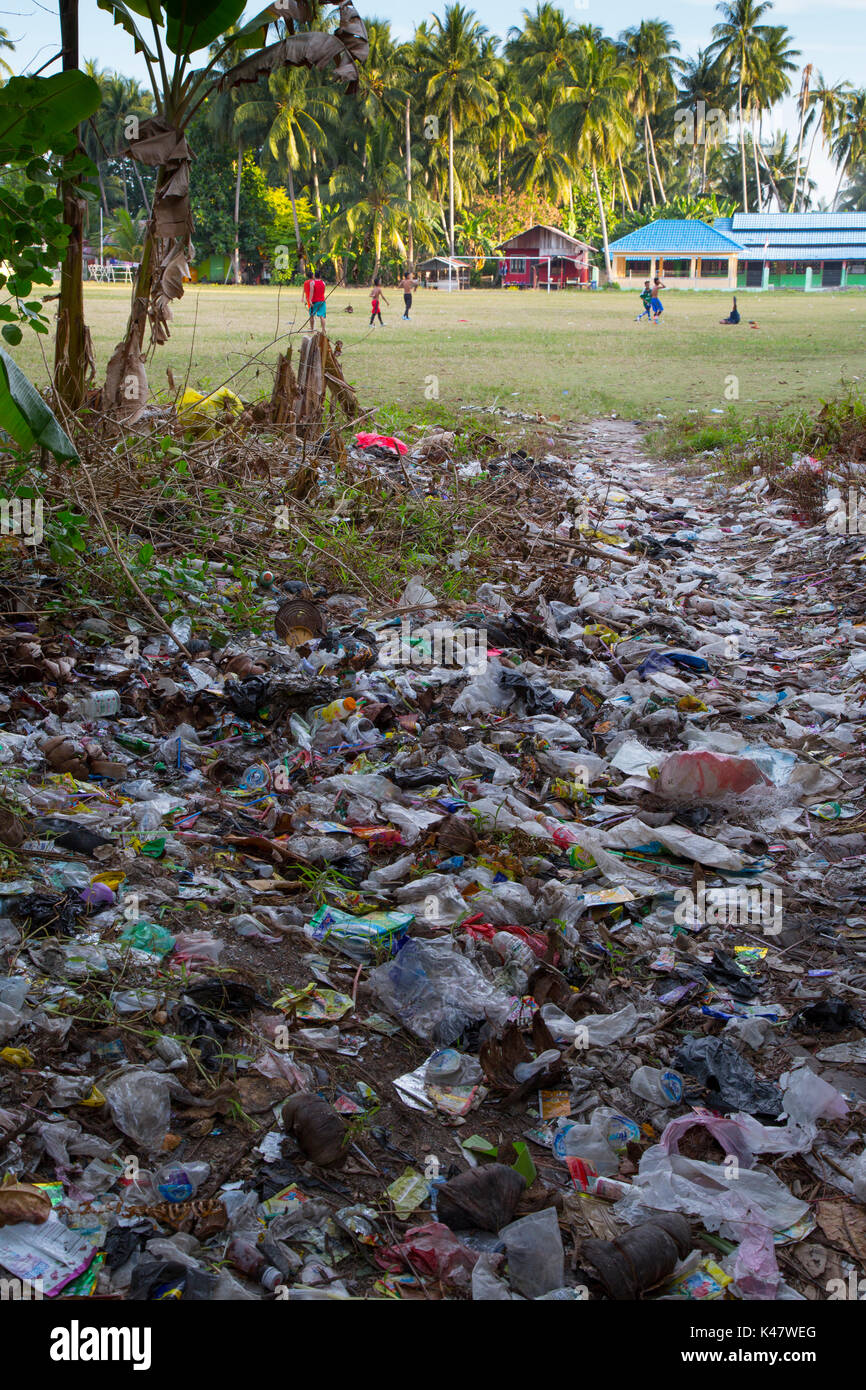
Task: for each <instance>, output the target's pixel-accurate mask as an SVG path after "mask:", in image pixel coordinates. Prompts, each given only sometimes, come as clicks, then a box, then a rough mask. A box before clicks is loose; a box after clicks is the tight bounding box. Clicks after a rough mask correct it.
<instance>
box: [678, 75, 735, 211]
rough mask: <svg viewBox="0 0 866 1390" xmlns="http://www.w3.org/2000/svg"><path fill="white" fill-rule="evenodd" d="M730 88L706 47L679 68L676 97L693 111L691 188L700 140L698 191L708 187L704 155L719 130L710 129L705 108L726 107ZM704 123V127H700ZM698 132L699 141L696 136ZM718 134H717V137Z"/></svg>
mask: <svg viewBox="0 0 866 1390" xmlns="http://www.w3.org/2000/svg"><path fill="white" fill-rule="evenodd" d="M730 97H731V91H730V88H729V86H728V84H727V81H726V78H725V74H724V68H723V65H722V63H721V61H720V59H718V58H713V57H711V55H710V54H709V53H708V52H707V50H706V49H703V48H699V49H698V56H697V57H696V58H688V59H686V61H685V62H684V63H683V66H682V68H681V70H680V83H679V91H678V93H677V98H678V100H679V101H681V102H682V103H683V104H684V105H685V106H687V107H688V108H689V110H690V111H691V112H692V114H693V118H694V130H695V137H694V140H693V142H692V154H691V159H690V161H689V178H688V189H689V192H691V188H692V177H693V174H694V164H695V153H696V149H697V145H698V143H700V144H701V148H702V156H701V187H700V191H701V193H706V191H707V156H708V154H709V150H710V147H711V146H712V145H713V144H716V143H719V141H720V140H721V138H722V132H721V131H719V132H716V131H715V130H713V131H710V128H709V126H708V125H707V121H706V114H707V112H708V111H727V109H728V103H729V101H730ZM701 126H703V129H701ZM699 135H700V137H701V138H700V142H699V140H698V137H699ZM717 137H718V138H717Z"/></svg>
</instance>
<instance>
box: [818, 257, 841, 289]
mask: <svg viewBox="0 0 866 1390" xmlns="http://www.w3.org/2000/svg"><path fill="white" fill-rule="evenodd" d="M821 284H822V286H823V288H824V289H825V290H829V289H836V288H838V287H839V286H841V284H842V262H841V261H825V262H824V278H823V279H822V281H821Z"/></svg>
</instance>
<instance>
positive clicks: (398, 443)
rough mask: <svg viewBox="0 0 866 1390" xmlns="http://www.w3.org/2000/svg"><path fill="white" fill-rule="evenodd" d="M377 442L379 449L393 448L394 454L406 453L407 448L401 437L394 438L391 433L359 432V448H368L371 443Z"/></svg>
mask: <svg viewBox="0 0 866 1390" xmlns="http://www.w3.org/2000/svg"><path fill="white" fill-rule="evenodd" d="M375 444H378V445H379V447H380V448H381V449H393V451H394V453H395V454H398V455H399V454H408V452H409V449H408V447H407V445H405V444H404V443H403V441H402V439H395V438H394V436H393V435H391V434H359V435H358V446H359V448H361V449H369V448H370V447H371V446H372V445H375Z"/></svg>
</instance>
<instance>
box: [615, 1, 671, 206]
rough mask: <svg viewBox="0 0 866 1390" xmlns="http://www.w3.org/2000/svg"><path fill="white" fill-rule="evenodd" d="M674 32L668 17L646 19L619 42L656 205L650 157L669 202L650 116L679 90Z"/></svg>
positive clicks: (664, 196)
mask: <svg viewBox="0 0 866 1390" xmlns="http://www.w3.org/2000/svg"><path fill="white" fill-rule="evenodd" d="M673 33H674V30H673V25H672V24H668V23H667V22H666V21H665V20H662V19H645V20H642V21H641V23H640V24H638V25H637V26H636V27H634V28H632V29H625V30H623V32H622V33H621V34H620V37H619V44H618V51H619V57H620V60H621V61H622V62H623V63H625V64H626V65H627V66H628V68H629V69H630V71H631V74H632V82H633V86H632V96H631V106H632V110H633V112H634V115H635V116H636V117H637V119H638V120H639V121H641V122H642V125H643V135H644V140H645V142H646V166H647V180H648V182H649V190H650V197H651V199H652V204H653V207H655V206H656V196H655V188H654V186H653V176H652V170H651V169H650V157H652V165H653V169H655V176H656V180H657V182H658V188H659V194H660V196H661V200H662V202H663V203H666V202H667V194H666V192H665V186H664V183H663V181H662V176H661V170H660V169H659V163H658V157H657V154H656V146H655V138H654V136H653V129H652V122H651V120H650V117H651V116H653V115H655V114H656V112H657V111H658V110H659V107H660V106H662V105H663V104H664V103H668V104H670V102H671V101H672V100H673V97H674V95H675V92H676V87H675V83H674V76H673V74H674V71H675V70H677V69H678V67H679V60H678V59H677V58H676V56H675V55H676V54H677V53H678V52H679V48H680V46H679V44H678V43H677V41H676V39H675V38H674V37H673Z"/></svg>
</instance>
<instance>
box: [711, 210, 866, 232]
mask: <svg viewBox="0 0 866 1390" xmlns="http://www.w3.org/2000/svg"><path fill="white" fill-rule="evenodd" d="M723 222H724V223H725V224H726V225H725V226H724V227H723V226H722V225H721V224H722V223H723ZM713 225H714V226H715V227H716V228H717V229H718V230H719V231H725V230H727V231H732V232H733V234H734V236H739V234H740V233H741V232H812V231H814V232H829V231H838V232H841V231H847V232H848V234H849V235H850V233H851V232H853V231H866V212H802V213H800V212H795V213H789V212H735V213H734V216H733V217H732V218H721V217H719V218H717V219H716V221H715V222H714V224H713Z"/></svg>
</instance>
